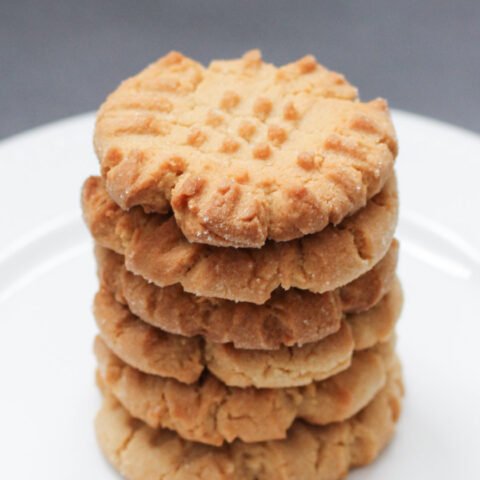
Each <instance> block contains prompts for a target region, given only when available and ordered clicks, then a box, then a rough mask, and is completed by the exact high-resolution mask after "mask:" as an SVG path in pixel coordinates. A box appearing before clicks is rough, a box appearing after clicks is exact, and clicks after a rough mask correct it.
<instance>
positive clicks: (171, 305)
mask: <svg viewBox="0 0 480 480" xmlns="http://www.w3.org/2000/svg"><path fill="white" fill-rule="evenodd" d="M95 254H96V258H97V264H98V275H99V278H100V282H101V284H102V285H103V286H104V287H105V288H106V289H108V290H109V291H110V292H111V293H112V294H113V295H114V296H115V299H116V300H117V301H118V302H120V303H122V304H124V305H127V306H128V307H129V309H130V310H131V312H132V313H134V314H135V315H137V316H138V317H140V318H141V319H142V320H144V321H145V322H147V323H150V324H151V325H153V326H155V327H159V328H161V329H162V330H165V331H167V332H170V333H174V334H177V335H183V336H187V337H192V336H196V335H201V336H203V337H205V338H206V339H207V340H208V341H210V342H212V343H230V342H231V343H232V344H233V346H234V347H236V348H242V349H261V350H263V349H265V350H272V349H277V348H279V347H281V346H282V345H285V346H293V345H298V344H300V345H301V344H304V343H311V342H316V341H319V340H321V339H322V338H324V337H326V336H328V335H330V334H332V333H334V332H336V331H337V330H338V329H339V327H340V322H341V320H342V317H343V312H360V311H365V310H368V309H369V308H371V307H372V306H373V305H375V304H376V303H378V301H379V300H380V299H381V298H382V297H383V296H384V295H385V293H386V292H387V291H388V290H389V289H390V287H391V285H392V282H393V279H394V277H395V267H396V264H397V256H398V242H397V241H396V240H394V241H393V242H392V245H391V246H390V249H389V250H388V252H387V254H386V255H385V257H384V258H383V259H382V260H380V262H378V263H377V264H376V265H375V266H374V267H373V268H372V269H371V270H369V271H368V272H366V273H364V274H363V275H362V276H361V277H359V278H358V279H357V280H354V281H353V282H351V283H348V284H347V285H345V286H343V287H341V288H339V289H337V290H333V291H330V292H325V293H323V294H315V293H311V292H308V291H307V290H299V289H293V288H292V289H290V290H287V291H285V290H282V289H277V290H275V291H274V292H273V294H272V297H271V298H270V300H268V302H267V303H265V304H264V305H261V306H260V305H254V304H251V303H246V302H241V303H236V302H232V301H230V300H222V299H212V298H205V297H197V296H196V295H193V294H191V293H187V292H185V291H183V289H182V287H181V286H180V285H172V286H169V287H163V288H162V287H157V286H156V285H154V284H152V283H149V282H147V281H146V280H144V279H143V278H142V277H141V276H139V275H135V274H133V273H131V272H129V271H128V270H127V269H126V268H125V265H124V259H123V257H122V256H121V255H118V254H116V253H115V252H113V250H108V249H106V248H103V247H100V246H98V245H97V247H96V249H95Z"/></svg>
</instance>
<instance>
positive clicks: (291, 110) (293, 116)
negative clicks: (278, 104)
mask: <svg viewBox="0 0 480 480" xmlns="http://www.w3.org/2000/svg"><path fill="white" fill-rule="evenodd" d="M283 118H284V119H285V120H290V121H291V122H293V121H295V120H298V118H299V114H298V110H297V109H296V108H295V105H294V104H293V102H288V103H287V104H286V105H285V107H284V108H283Z"/></svg>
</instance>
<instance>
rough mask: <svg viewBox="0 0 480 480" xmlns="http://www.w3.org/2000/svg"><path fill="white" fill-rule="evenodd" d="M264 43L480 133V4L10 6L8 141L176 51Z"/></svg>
mask: <svg viewBox="0 0 480 480" xmlns="http://www.w3.org/2000/svg"><path fill="white" fill-rule="evenodd" d="M256 46H258V47H260V48H261V49H262V50H263V53H264V57H265V58H266V59H267V60H269V61H272V62H274V63H283V62H287V61H290V60H292V59H295V58H297V57H300V56H303V55H304V54H305V53H313V54H315V55H316V56H317V58H318V59H319V60H320V62H322V63H324V64H325V65H327V66H328V67H330V68H333V69H337V70H339V71H341V72H343V73H345V74H346V75H347V76H348V78H349V79H350V80H351V81H352V82H353V83H355V84H356V85H357V86H359V87H360V92H361V95H362V97H363V98H365V99H367V98H371V97H375V96H384V97H386V98H388V99H389V101H390V104H391V105H392V106H393V107H397V108H402V109H405V110H410V111H414V112H418V113H421V114H425V115H429V116H433V117H436V118H439V119H442V120H446V121H449V122H452V123H455V124H458V125H462V126H465V127H467V128H470V129H473V130H476V131H479V132H480V120H479V114H478V110H479V108H480V0H424V1H422V0H416V1H410V0H408V1H405V0H396V1H363V0H352V1H341V0H332V1H318V0H317V1H313V0H305V1H303V0H301V1H294V0H289V1H287V0H271V1H270V0H268V1H267V0H264V1H261V0H257V1H250V0H235V1H230V0H204V1H202V0H177V1H134V0H128V1H127V0H116V1H113V0H112V1H110V0H104V1H102V0H84V1H81V0H77V1H70V0H68V1H53V0H43V1H41V0H37V1H33V0H20V1H19V0H0V91H1V96H0V138H1V137H5V136H8V135H11V134H13V133H17V132H19V131H22V130H24V129H27V128H30V127H33V126H36V125H39V124H42V123H45V122H49V121H52V120H56V119H59V118H62V117H66V116H69V115H73V114H77V113H80V112H84V111H87V110H92V109H95V108H96V107H97V106H98V105H99V103H100V102H101V101H102V99H103V98H104V97H105V95H106V94H107V93H108V92H109V91H110V90H112V89H113V88H114V87H115V86H116V85H117V84H118V83H119V81H120V80H121V79H123V78H125V77H127V76H129V75H131V74H134V73H135V72H137V71H138V70H140V69H141V68H142V67H143V66H144V65H146V64H147V63H149V62H150V61H152V60H154V59H155V58H157V57H159V56H161V55H163V54H164V53H165V52H167V51H169V50H170V49H176V50H180V51H182V52H183V53H185V54H188V55H191V56H193V57H195V58H196V59H199V60H201V61H203V62H208V61H209V60H210V59H211V58H215V57H231V56H238V55H239V54H241V53H243V52H244V51H245V50H247V49H250V48H252V47H256Z"/></svg>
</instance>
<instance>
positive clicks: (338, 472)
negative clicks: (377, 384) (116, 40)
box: [96, 363, 403, 480]
mask: <svg viewBox="0 0 480 480" xmlns="http://www.w3.org/2000/svg"><path fill="white" fill-rule="evenodd" d="M402 396H403V384H402V379H401V372H400V367H399V365H398V363H397V365H396V366H395V367H394V368H393V369H392V370H391V373H390V374H389V376H388V379H387V384H386V385H385V387H383V389H382V390H381V391H380V392H379V393H378V394H377V395H376V396H375V398H374V399H373V401H371V402H370V403H369V404H368V405H367V406H366V407H365V408H364V409H363V410H361V411H360V412H359V413H357V414H356V415H355V416H354V417H352V418H350V419H349V420H346V421H343V422H339V423H335V424H332V425H328V426H322V427H319V426H312V425H308V424H306V423H303V422H301V421H297V422H295V423H294V424H293V426H292V427H291V428H290V430H289V432H288V436H287V438H286V439H283V440H274V441H268V442H259V443H254V444H248V443H243V442H241V441H236V442H234V443H232V444H229V445H224V446H222V447H213V446H208V445H202V444H200V443H195V442H191V441H187V440H183V439H182V438H181V437H180V436H179V435H177V434H175V433H173V432H171V431H168V430H166V429H152V428H150V427H148V426H147V425H145V424H144V423H143V422H141V421H139V420H135V419H133V418H132V417H131V416H130V415H129V414H128V413H127V411H126V410H125V409H124V408H123V407H122V406H121V405H120V404H119V403H118V401H116V400H115V399H114V398H113V397H111V396H110V395H107V396H106V398H105V400H104V403H103V406H102V408H101V410H100V412H99V413H98V415H97V419H96V433H97V439H98V442H99V444H100V447H101V448H102V450H103V452H104V454H105V456H106V458H107V459H108V460H109V461H110V462H111V463H112V464H113V466H114V467H115V468H116V469H117V470H118V471H119V472H120V473H121V474H122V475H123V476H124V477H125V478H126V479H127V480H158V479H162V480H193V479H199V480H271V479H273V478H275V479H277V480H297V479H299V478H301V479H302V480H337V479H341V478H344V476H345V475H346V474H347V472H348V470H349V469H350V468H353V467H358V466H361V465H365V464H368V463H370V462H372V461H373V460H374V459H375V458H376V457H377V456H378V454H379V453H380V451H381V450H382V449H383V448H384V447H385V445H386V444H387V443H388V441H389V440H390V438H391V437H392V435H393V432H394V429H395V425H396V423H397V421H398V418H399V415H400V410H401V399H402Z"/></svg>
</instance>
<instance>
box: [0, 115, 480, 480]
mask: <svg viewBox="0 0 480 480" xmlns="http://www.w3.org/2000/svg"><path fill="white" fill-rule="evenodd" d="M395 121H396V126H397V130H398V134H399V138H400V145H401V154H400V158H399V159H398V164H397V165H398V173H399V179H400V192H401V212H402V214H401V221H400V226H399V233H398V235H399V237H400V239H401V245H402V248H401V262H400V275H401V279H402V281H403V285H404V289H405V296H406V303H405V308H404V312H403V315H402V318H401V321H400V325H399V338H400V340H399V349H400V352H401V356H402V359H403V363H404V367H405V375H406V384H407V396H406V399H405V407H404V413H403V416H402V419H401V422H400V424H399V428H398V434H397V436H396V437H395V440H394V442H393V443H392V444H391V445H390V447H389V448H388V449H387V451H386V452H385V453H384V454H383V455H382V456H381V458H380V459H379V460H378V461H377V462H376V463H375V464H374V465H373V466H371V467H369V468H366V469H362V470H359V471H357V472H355V473H354V474H352V476H351V478H352V479H357V480H361V479H367V478H368V479H369V480H375V479H379V480H384V479H386V478H388V479H389V480H405V479H406V478H418V479H422V480H427V479H435V480H443V479H445V480H451V479H452V478H462V479H472V478H479V477H478V475H479V473H478V472H479V471H480V455H479V454H478V447H479V446H480V440H479V436H480V372H479V369H480V346H479V338H480V318H479V312H480V247H479V246H480V223H479V219H480V216H479V210H480V188H479V178H480V138H479V137H477V136H475V135H474V134H472V133H469V132H466V131H463V130H460V129H458V128H456V127H452V126H449V125H446V124H442V123H439V122H436V121H433V120H429V119H426V118H422V117H418V116H416V115H412V114H407V113H401V112H396V113H395ZM92 128H93V116H92V115H82V116H79V117H75V118H72V119H69V120H65V121H62V122H58V123H55V124H52V125H49V126H46V127H42V128H39V129H37V130H33V131H31V132H27V133H25V134H22V135H19V136H16V137H14V138H12V139H10V140H7V141H5V142H3V143H2V144H0V229H1V230H0V232H1V235H0V458H1V460H0V478H5V479H22V480H23V479H33V478H35V479H36V480H66V479H82V480H85V479H93V478H95V479H114V478H118V477H117V475H116V474H115V473H114V472H113V470H112V469H111V468H110V467H109V466H108V465H107V464H106V462H105V461H104V460H103V458H102V457H101V455H100V453H99V451H98V449H97V446H96V444H95V438H94V432H93V425H92V422H93V417H94V415H95V411H96V409H97V407H98V405H99V395H98V393H97V391H96V388H95V386H94V369H95V364H94V359H93V354H92V340H93V337H94V335H95V326H94V321H93V319H92V315H91V311H90V306H91V303H92V297H93V294H94V291H95V289H96V278H95V273H94V271H95V267H94V263H93V257H92V251H91V250H92V242H91V240H90V238H89V236H88V234H87V232H86V229H85V228H84V226H83V223H82V221H81V217H80V208H79V197H80V187H81V184H82V182H83V180H84V178H85V177H86V176H87V175H89V174H95V173H96V172H97V171H98V166H97V162H96V160H95V158H94V155H93V151H92V147H91V137H92Z"/></svg>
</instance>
